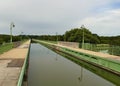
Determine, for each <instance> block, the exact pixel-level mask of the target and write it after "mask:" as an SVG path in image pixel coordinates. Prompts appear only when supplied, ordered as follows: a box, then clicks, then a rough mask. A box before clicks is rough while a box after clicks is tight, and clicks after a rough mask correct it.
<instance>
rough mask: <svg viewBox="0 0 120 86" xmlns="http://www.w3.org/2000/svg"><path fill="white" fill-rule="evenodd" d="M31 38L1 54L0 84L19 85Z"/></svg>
mask: <svg viewBox="0 0 120 86" xmlns="http://www.w3.org/2000/svg"><path fill="white" fill-rule="evenodd" d="M29 45H30V40H29V41H27V42H25V43H23V44H22V45H21V46H19V47H17V48H13V49H12V50H10V51H8V52H5V53H3V54H1V55H0V86H17V82H18V78H19V75H20V71H21V68H22V65H23V63H24V59H25V58H26V56H27V53H28V50H29Z"/></svg>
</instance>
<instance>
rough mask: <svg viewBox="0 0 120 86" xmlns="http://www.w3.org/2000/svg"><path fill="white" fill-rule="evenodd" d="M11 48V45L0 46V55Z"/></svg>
mask: <svg viewBox="0 0 120 86" xmlns="http://www.w3.org/2000/svg"><path fill="white" fill-rule="evenodd" d="M12 48H13V44H11V43H9V44H4V45H0V54H2V53H4V52H7V51H8V50H10V49H12Z"/></svg>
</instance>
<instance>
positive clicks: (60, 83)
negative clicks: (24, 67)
mask: <svg viewBox="0 0 120 86" xmlns="http://www.w3.org/2000/svg"><path fill="white" fill-rule="evenodd" d="M56 52H57V51H56ZM57 53H59V54H60V55H59V54H56V53H55V52H53V51H51V50H49V49H47V48H45V47H43V46H41V45H39V44H32V45H31V51H30V64H29V73H28V86H115V85H118V86H120V83H119V80H120V77H118V76H116V75H114V74H111V73H108V72H106V71H104V70H102V69H99V68H97V67H94V66H92V65H90V64H88V63H85V62H83V61H79V60H77V59H75V58H73V57H71V56H68V55H66V54H64V53H61V52H57ZM61 55H62V56H61ZM56 61H57V62H56ZM90 71H91V72H90ZM98 75H99V76H101V77H102V78H101V77H99V76H98ZM105 79H106V80H105ZM114 79H115V80H114ZM107 80H108V81H107ZM111 82H112V83H114V84H112V83H111Z"/></svg>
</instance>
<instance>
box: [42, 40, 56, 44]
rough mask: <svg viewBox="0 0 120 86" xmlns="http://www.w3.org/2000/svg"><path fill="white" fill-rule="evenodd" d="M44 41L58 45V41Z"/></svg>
mask: <svg viewBox="0 0 120 86" xmlns="http://www.w3.org/2000/svg"><path fill="white" fill-rule="evenodd" d="M43 41H45V42H49V43H53V44H57V41H48V40H43Z"/></svg>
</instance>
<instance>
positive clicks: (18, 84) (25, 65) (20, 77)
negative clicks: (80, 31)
mask: <svg viewBox="0 0 120 86" xmlns="http://www.w3.org/2000/svg"><path fill="white" fill-rule="evenodd" d="M29 51H30V45H29V49H28V53H27V56H26V58H25V60H24V63H23V66H22V69H21V72H20V76H19V79H18V83H17V86H22V84H23V79H24V74H25V71H26V67H27V64H28V57H29Z"/></svg>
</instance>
